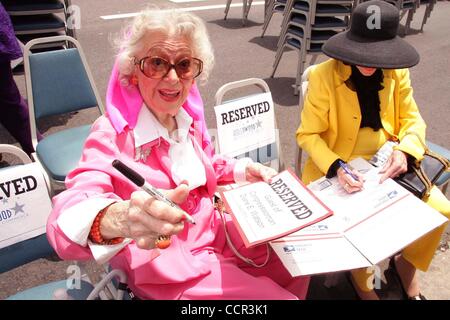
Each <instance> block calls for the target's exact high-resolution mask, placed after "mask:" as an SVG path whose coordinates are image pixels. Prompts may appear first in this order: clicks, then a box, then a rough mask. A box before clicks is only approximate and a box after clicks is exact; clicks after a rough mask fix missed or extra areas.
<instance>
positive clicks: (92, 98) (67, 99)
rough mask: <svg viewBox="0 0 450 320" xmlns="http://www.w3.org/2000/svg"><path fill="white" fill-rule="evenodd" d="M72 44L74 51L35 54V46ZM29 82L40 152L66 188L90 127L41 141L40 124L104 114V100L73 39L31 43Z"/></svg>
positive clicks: (51, 173)
mask: <svg viewBox="0 0 450 320" xmlns="http://www.w3.org/2000/svg"><path fill="white" fill-rule="evenodd" d="M59 41H67V42H71V43H72V44H73V46H74V48H70V49H65V50H55V51H47V52H41V53H32V52H31V49H32V47H33V46H35V45H38V44H45V43H51V42H59ZM24 63H25V80H26V88H27V98H28V106H29V115H30V128H31V137H32V141H33V146H34V148H35V150H36V152H35V153H34V154H33V155H32V157H33V159H34V160H36V161H38V162H39V163H41V165H42V166H43V168H44V169H45V170H46V172H47V174H48V176H49V180H50V181H52V182H54V183H56V184H57V185H60V186H64V180H65V178H66V175H67V173H69V172H70V171H71V170H72V169H74V168H75V166H76V165H77V163H78V161H79V159H80V157H81V152H82V148H83V145H84V141H85V139H86V138H87V136H88V134H89V131H90V124H88V125H84V126H78V127H73V128H66V129H63V130H60V131H58V132H55V133H51V134H48V135H46V136H45V137H44V139H42V140H41V141H38V140H37V120H40V119H43V118H45V117H48V116H63V115H65V114H66V115H67V114H70V113H72V112H76V111H80V110H83V109H87V108H92V107H96V108H98V111H99V115H100V114H103V113H104V107H103V104H102V100H101V98H100V95H99V93H98V91H97V88H96V86H95V83H94V78H93V76H92V74H91V72H90V69H89V66H88V64H87V62H86V58H85V56H84V53H83V50H82V48H81V46H80V44H79V43H78V41H76V40H75V39H73V38H71V37H69V36H57V37H49V38H39V39H34V40H31V41H30V42H28V43H27V44H26V46H25V50H24Z"/></svg>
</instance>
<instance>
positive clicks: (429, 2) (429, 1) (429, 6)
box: [416, 0, 437, 32]
mask: <svg viewBox="0 0 450 320" xmlns="http://www.w3.org/2000/svg"><path fill="white" fill-rule="evenodd" d="M416 1H417V7H419V6H422V5H423V6H426V8H425V13H424V14H423V19H422V24H421V26H420V31H422V32H423V26H424V25H425V23H427V20H428V18H429V17H430V15H431V11H433V9H434V5H435V4H436V1H437V0H416Z"/></svg>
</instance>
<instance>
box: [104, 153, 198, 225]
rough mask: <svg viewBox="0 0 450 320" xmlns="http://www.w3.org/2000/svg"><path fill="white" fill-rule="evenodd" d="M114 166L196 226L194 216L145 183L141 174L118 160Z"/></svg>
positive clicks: (113, 163)
mask: <svg viewBox="0 0 450 320" xmlns="http://www.w3.org/2000/svg"><path fill="white" fill-rule="evenodd" d="M112 166H113V167H114V168H116V169H117V170H118V171H119V172H120V173H122V174H123V175H124V176H125V177H127V178H128V179H129V180H130V181H132V182H133V183H134V184H136V185H137V186H138V187H140V188H141V189H142V190H144V191H145V192H147V193H148V194H149V195H151V196H152V197H155V198H156V199H157V200H160V201H163V202H165V203H166V204H168V205H170V206H171V207H174V208H177V209H178V210H180V211H181V212H182V213H183V215H184V217H185V218H186V220H187V221H188V222H190V223H192V224H195V220H194V218H192V216H190V215H189V214H188V213H187V212H186V211H184V210H183V209H181V208H180V207H179V206H178V205H177V204H176V203H175V202H173V201H172V200H170V199H169V198H167V197H166V196H165V195H164V194H162V193H161V191H159V190H158V189H156V188H155V187H154V186H152V185H151V184H150V183H148V182H147V181H145V179H144V177H143V176H141V175H140V174H139V173H137V172H136V171H134V170H133V169H131V168H130V167H128V166H127V165H125V164H124V163H123V162H122V161H120V160H118V159H116V160H114V161H113V162H112Z"/></svg>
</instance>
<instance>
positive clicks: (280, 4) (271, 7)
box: [261, 0, 288, 38]
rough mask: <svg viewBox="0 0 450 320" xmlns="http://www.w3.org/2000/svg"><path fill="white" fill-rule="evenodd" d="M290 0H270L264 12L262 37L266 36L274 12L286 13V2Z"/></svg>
mask: <svg viewBox="0 0 450 320" xmlns="http://www.w3.org/2000/svg"><path fill="white" fill-rule="evenodd" d="M287 2H288V0H269V1H268V3H267V6H266V10H265V12H264V25H263V32H262V34H261V38H262V37H264V34H265V33H266V30H267V27H268V26H269V23H270V20H271V19H272V16H273V14H274V13H282V14H283V15H284V12H285V8H286V4H287Z"/></svg>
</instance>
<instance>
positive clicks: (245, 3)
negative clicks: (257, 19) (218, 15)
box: [223, 0, 253, 26]
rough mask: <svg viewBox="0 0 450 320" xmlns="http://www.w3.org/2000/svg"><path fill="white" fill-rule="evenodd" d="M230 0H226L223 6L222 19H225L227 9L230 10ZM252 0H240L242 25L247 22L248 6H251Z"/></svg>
mask: <svg viewBox="0 0 450 320" xmlns="http://www.w3.org/2000/svg"><path fill="white" fill-rule="evenodd" d="M231 1H232V0H227V4H226V6H225V16H224V17H223V20H227V16H228V11H230V6H231ZM252 2H253V0H242V25H243V26H245V25H246V23H247V18H248V13H249V12H250V8H251V7H252Z"/></svg>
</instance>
